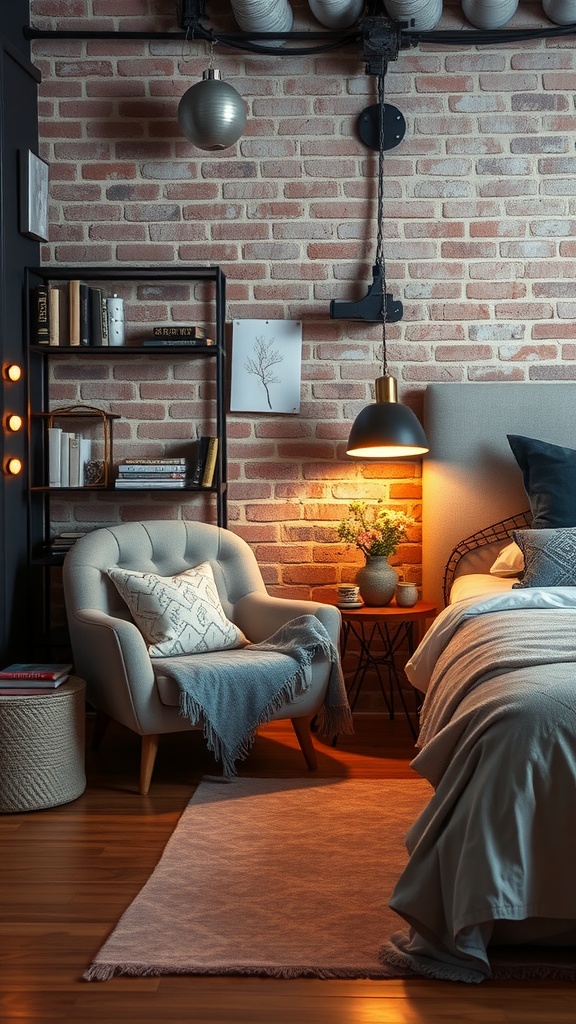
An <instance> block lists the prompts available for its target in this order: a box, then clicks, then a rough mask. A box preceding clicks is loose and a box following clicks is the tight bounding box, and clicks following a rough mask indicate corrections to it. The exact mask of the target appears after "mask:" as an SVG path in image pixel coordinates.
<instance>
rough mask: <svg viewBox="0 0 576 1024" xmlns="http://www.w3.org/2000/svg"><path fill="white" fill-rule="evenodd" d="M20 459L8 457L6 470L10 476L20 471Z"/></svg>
mask: <svg viewBox="0 0 576 1024" xmlns="http://www.w3.org/2000/svg"><path fill="white" fill-rule="evenodd" d="M22 468H23V467H22V461H21V460H20V459H16V458H10V459H7V461H6V472H7V473H8V474H9V475H10V476H18V474H19V473H21V472H22Z"/></svg>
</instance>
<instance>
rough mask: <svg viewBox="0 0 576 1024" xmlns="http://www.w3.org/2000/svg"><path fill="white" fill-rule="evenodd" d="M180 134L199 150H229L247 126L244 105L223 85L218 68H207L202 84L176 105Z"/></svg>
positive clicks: (197, 83)
mask: <svg viewBox="0 0 576 1024" xmlns="http://www.w3.org/2000/svg"><path fill="white" fill-rule="evenodd" d="M178 124H179V126H180V131H181V132H182V134H183V135H185V136H186V138H187V139H188V140H189V141H190V142H193V143H194V145H195V146H197V147H198V149H206V150H211V151H214V150H219V149H228V147H229V146H233V145H234V143H235V142H237V141H238V139H239V138H240V136H241V135H242V132H243V131H244V127H245V125H246V104H245V102H244V100H243V99H242V97H241V95H240V93H238V92H237V91H236V89H234V88H233V86H231V85H229V84H228V82H223V81H222V79H221V77H220V72H219V71H218V69H217V68H208V69H207V70H206V71H205V72H204V74H203V76H202V81H201V82H196V84H195V85H192V86H190V88H189V89H188V90H187V91H186V92H185V93H184V95H183V97H182V99H181V100H180V103H179V104H178Z"/></svg>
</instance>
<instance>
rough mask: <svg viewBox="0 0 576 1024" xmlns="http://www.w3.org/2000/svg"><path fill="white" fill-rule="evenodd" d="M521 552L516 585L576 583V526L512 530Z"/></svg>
mask: <svg viewBox="0 0 576 1024" xmlns="http://www.w3.org/2000/svg"><path fill="white" fill-rule="evenodd" d="M514 540H515V541H516V543H517V544H518V547H519V548H520V549H521V551H522V553H523V555H524V575H523V576H522V579H521V580H520V581H519V582H518V583H514V585H513V588H518V587H576V528H567V529H565V530H546V529H544V530H514Z"/></svg>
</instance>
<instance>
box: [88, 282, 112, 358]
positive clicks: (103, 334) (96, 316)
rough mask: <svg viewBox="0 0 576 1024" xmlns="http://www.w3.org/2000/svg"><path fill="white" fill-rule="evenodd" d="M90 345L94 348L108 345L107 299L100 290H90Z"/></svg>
mask: <svg viewBox="0 0 576 1024" xmlns="http://www.w3.org/2000/svg"><path fill="white" fill-rule="evenodd" d="M90 343H91V344H92V345H94V346H95V347H96V348H98V347H102V346H103V345H107V344H108V299H107V298H106V296H105V295H104V292H103V290H102V288H91V289H90Z"/></svg>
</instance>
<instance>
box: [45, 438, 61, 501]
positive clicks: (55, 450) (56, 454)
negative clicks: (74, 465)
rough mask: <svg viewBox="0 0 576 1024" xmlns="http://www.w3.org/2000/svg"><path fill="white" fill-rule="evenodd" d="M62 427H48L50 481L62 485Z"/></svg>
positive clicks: (58, 485)
mask: <svg viewBox="0 0 576 1024" xmlns="http://www.w3.org/2000/svg"><path fill="white" fill-rule="evenodd" d="M61 438H62V427H48V483H49V485H50V487H60V465H61V457H60V448H61V443H62V442H61Z"/></svg>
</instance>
